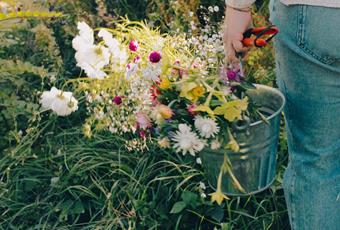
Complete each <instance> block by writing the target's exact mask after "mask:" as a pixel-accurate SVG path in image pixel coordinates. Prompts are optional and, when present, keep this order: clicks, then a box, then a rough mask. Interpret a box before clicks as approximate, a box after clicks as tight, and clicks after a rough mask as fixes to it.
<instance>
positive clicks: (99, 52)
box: [94, 47, 103, 56]
mask: <svg viewBox="0 0 340 230" xmlns="http://www.w3.org/2000/svg"><path fill="white" fill-rule="evenodd" d="M94 52H95V53H96V54H97V55H98V56H102V55H103V50H102V49H101V48H100V47H97V48H96V49H95V50H94Z"/></svg>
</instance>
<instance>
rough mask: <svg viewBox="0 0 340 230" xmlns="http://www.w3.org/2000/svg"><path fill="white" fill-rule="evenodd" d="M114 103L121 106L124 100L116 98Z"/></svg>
mask: <svg viewBox="0 0 340 230" xmlns="http://www.w3.org/2000/svg"><path fill="white" fill-rule="evenodd" d="M112 101H113V103H115V104H116V105H120V104H122V98H121V97H120V96H115V98H113V100H112Z"/></svg>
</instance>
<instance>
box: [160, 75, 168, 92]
mask: <svg viewBox="0 0 340 230" xmlns="http://www.w3.org/2000/svg"><path fill="white" fill-rule="evenodd" d="M170 84H171V83H170V81H169V78H167V77H164V78H162V79H161V83H160V84H159V88H161V89H169V88H170Z"/></svg>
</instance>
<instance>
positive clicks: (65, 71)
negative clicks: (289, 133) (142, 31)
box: [0, 0, 289, 229]
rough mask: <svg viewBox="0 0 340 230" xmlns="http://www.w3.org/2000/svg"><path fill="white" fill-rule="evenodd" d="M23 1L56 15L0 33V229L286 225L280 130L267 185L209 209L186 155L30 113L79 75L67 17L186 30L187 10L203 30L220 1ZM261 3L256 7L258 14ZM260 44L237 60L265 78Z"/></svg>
mask: <svg viewBox="0 0 340 230" xmlns="http://www.w3.org/2000/svg"><path fill="white" fill-rule="evenodd" d="M23 2H25V3H32V2H34V4H38V3H37V2H43V4H42V5H41V4H39V6H38V5H37V6H31V5H30V6H27V10H28V9H30V10H31V11H32V12H33V11H35V7H38V9H40V10H41V11H42V12H48V11H49V10H51V11H55V12H62V13H63V17H61V18H52V19H46V18H36V19H34V18H29V19H24V20H21V19H16V20H14V21H13V24H12V25H13V26H12V25H11V26H10V28H7V27H6V28H2V31H1V32H0V47H1V48H0V137H1V138H0V150H1V151H0V213H1V216H0V229H54V228H57V229H78V228H81V229H96V228H97V229H213V228H214V227H216V228H217V229H289V226H288V217H287V211H286V207H285V203H284V196H283V190H282V187H281V183H282V173H283V171H284V169H285V165H286V164H287V161H288V159H287V146H286V137H285V135H286V134H285V132H284V131H283V130H282V132H281V140H280V151H279V164H278V175H277V177H276V181H275V183H274V185H273V186H271V188H270V189H268V190H267V191H265V192H263V193H261V194H258V195H255V196H250V197H243V198H237V197H235V198H232V199H231V200H230V201H228V202H226V203H225V206H223V207H219V206H217V205H213V204H211V203H210V202H207V201H204V200H202V199H201V198H200V197H199V196H198V195H197V194H199V191H200V189H201V188H200V187H199V182H204V181H205V178H204V176H203V174H202V169H201V168H200V167H199V166H197V165H196V164H195V165H193V164H192V163H191V162H192V160H191V159H189V158H187V157H182V156H179V155H176V154H174V153H171V152H168V151H164V150H162V149H159V148H158V147H157V145H156V143H155V144H154V145H152V146H151V147H150V149H149V151H146V152H144V153H140V152H127V151H125V150H123V149H122V146H123V145H124V138H125V137H124V136H113V135H111V134H109V133H107V132H103V133H97V134H94V135H93V138H92V139H91V140H89V139H87V138H85V137H84V136H83V127H82V126H81V125H80V124H82V123H83V122H84V121H85V118H84V112H85V111H83V110H81V111H78V112H77V113H76V114H75V116H73V117H72V118H68V119H66V118H57V117H55V116H54V115H46V114H45V115H43V116H40V115H39V114H36V112H35V111H37V108H38V103H37V101H38V98H37V95H39V94H38V92H39V91H43V90H45V89H46V88H50V87H51V86H52V85H57V86H60V84H61V82H62V81H65V80H67V79H72V78H74V77H75V76H79V74H80V71H79V69H78V68H76V65H75V60H74V51H73V50H72V45H71V40H72V38H73V37H74V35H75V34H76V22H77V21H81V20H85V21H87V22H88V23H89V24H91V25H92V26H105V25H106V26H110V27H114V25H115V20H116V19H117V18H118V17H119V16H120V15H122V16H123V15H128V16H129V18H131V19H134V20H141V19H148V22H150V23H151V24H153V25H157V26H158V25H159V26H160V27H161V30H162V31H164V32H169V33H173V32H174V31H177V29H178V30H179V31H185V32H189V30H190V29H191V24H190V23H191V19H190V18H188V17H187V15H188V12H186V10H187V9H190V11H193V13H194V14H193V15H194V17H197V18H195V19H193V20H194V21H195V22H199V23H200V25H201V26H202V28H204V23H205V20H204V16H206V15H207V14H208V13H209V11H208V9H207V8H208V6H210V5H218V6H219V8H220V11H219V13H217V14H214V15H210V16H209V18H211V21H213V22H216V24H218V23H219V22H220V21H221V19H222V16H223V9H224V6H223V1H219V0H214V1H207V0H201V1H198V0H197V1H191V4H189V5H186V4H187V1H171V0H160V1H156V0H141V1H134V0H124V1H118V0H105V1H104V0H91V1H79V0H69V1H61V0H55V1H26V0H25V1H23ZM200 5H203V6H204V7H203V8H201V7H199V6H200ZM142 9H145V10H142ZM184 9H186V10H184ZM264 9H265V7H264V8H263V9H262V10H261V13H260V15H264V16H265V18H266V19H267V15H268V12H267V10H264ZM38 11H39V10H38ZM26 16H27V15H26ZM256 18H259V16H258V17H256ZM256 20H257V19H256ZM256 23H258V25H262V23H264V20H263V19H262V18H261V22H256ZM1 25H2V26H3V25H5V24H4V23H2V24H1ZM269 49H271V48H270V47H268V50H267V48H266V50H263V52H262V51H261V52H256V51H251V53H250V54H249V58H248V59H247V60H246V61H247V63H248V66H249V68H252V69H253V70H254V74H253V76H254V79H255V80H256V81H257V82H260V83H266V84H269V85H275V82H274V71H273V69H274V61H273V53H272V52H270V55H269V52H268V51H269ZM255 55H256V57H255ZM255 76H256V77H255ZM268 76H269V77H268ZM55 79H59V80H55ZM211 191H212V190H211V189H210V188H207V190H206V191H205V193H207V194H208V193H210V192H211Z"/></svg>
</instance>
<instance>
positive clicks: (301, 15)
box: [297, 5, 336, 65]
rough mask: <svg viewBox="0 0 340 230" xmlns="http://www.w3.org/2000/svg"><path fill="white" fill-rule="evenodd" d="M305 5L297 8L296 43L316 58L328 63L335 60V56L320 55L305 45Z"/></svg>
mask: <svg viewBox="0 0 340 230" xmlns="http://www.w3.org/2000/svg"><path fill="white" fill-rule="evenodd" d="M307 7H308V6H306V5H300V6H299V8H298V20H297V21H298V30H297V43H298V46H299V47H300V48H301V49H302V50H303V51H305V52H306V53H307V54H309V55H311V56H312V57H313V58H315V59H316V60H318V61H320V62H322V63H324V64H327V65H330V64H332V63H334V62H335V61H336V59H335V58H333V57H329V56H324V57H323V56H320V55H318V54H317V53H315V52H314V51H313V50H311V49H309V48H308V47H307V45H306V18H307Z"/></svg>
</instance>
